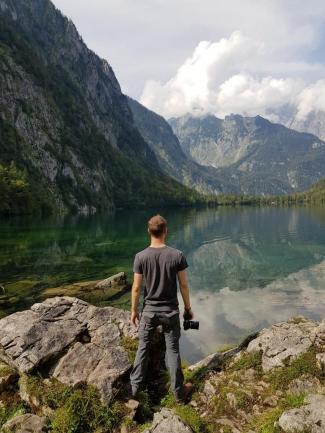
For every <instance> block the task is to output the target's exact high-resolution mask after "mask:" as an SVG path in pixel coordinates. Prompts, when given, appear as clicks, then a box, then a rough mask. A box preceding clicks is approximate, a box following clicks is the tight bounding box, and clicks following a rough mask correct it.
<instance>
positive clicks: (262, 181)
mask: <svg viewBox="0 0 325 433" xmlns="http://www.w3.org/2000/svg"><path fill="white" fill-rule="evenodd" d="M169 123H170V125H171V126H172V128H173V131H174V133H175V135H176V136H177V137H178V139H179V142H180V145H181V147H182V149H183V150H184V152H185V153H186V154H187V155H188V156H189V157H191V158H192V159H193V160H194V161H196V162H197V163H199V164H202V165H207V166H214V167H216V168H218V170H219V173H222V175H223V178H225V179H231V180H232V183H233V184H234V185H236V186H237V188H238V189H239V191H240V192H241V193H245V194H253V195H258V194H262V195H267V194H271V195H272V194H288V193H292V192H295V191H304V190H306V189H308V188H309V187H310V186H311V185H312V184H314V183H315V182H317V181H318V180H319V179H321V178H322V177H325V142H323V141H322V140H320V139H319V138H318V137H316V136H314V135H312V134H308V133H301V132H297V131H295V130H292V129H289V128H287V127H285V126H283V125H280V124H275V123H272V122H270V121H268V120H266V119H264V118H263V117H261V116H256V117H243V116H240V115H230V116H226V118H225V119H224V120H223V119H218V118H217V117H215V116H213V115H207V116H203V117H193V116H191V115H185V116H183V117H181V118H177V119H170V121H169Z"/></svg>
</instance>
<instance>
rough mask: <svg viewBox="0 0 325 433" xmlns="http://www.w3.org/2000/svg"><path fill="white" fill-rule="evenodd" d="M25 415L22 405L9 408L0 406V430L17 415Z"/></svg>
mask: <svg viewBox="0 0 325 433" xmlns="http://www.w3.org/2000/svg"><path fill="white" fill-rule="evenodd" d="M24 413H26V408H25V406H24V405H23V404H22V403H19V404H15V405H10V406H8V407H7V406H0V429H1V428H2V426H3V425H4V424H5V423H6V422H7V421H9V420H10V419H11V418H14V417H15V416H18V415H23V414H24Z"/></svg>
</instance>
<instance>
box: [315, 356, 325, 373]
mask: <svg viewBox="0 0 325 433" xmlns="http://www.w3.org/2000/svg"><path fill="white" fill-rule="evenodd" d="M316 362H317V367H318V368H320V369H321V370H325V353H317V354H316Z"/></svg>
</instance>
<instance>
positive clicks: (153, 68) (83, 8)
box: [54, 0, 325, 120]
mask: <svg viewBox="0 0 325 433" xmlns="http://www.w3.org/2000/svg"><path fill="white" fill-rule="evenodd" d="M54 4H55V5H56V6H57V7H58V8H59V9H60V10H61V11H62V12H63V13H64V14H65V15H66V16H68V17H69V18H71V19H72V20H73V21H74V23H75V24H76V26H77V28H78V30H79V32H80V33H81V35H82V37H83V39H84V41H85V42H86V44H87V45H88V47H89V48H91V49H92V50H94V51H95V52H96V53H97V54H98V55H100V56H101V57H103V58H105V59H106V60H107V61H108V62H109V63H110V64H111V66H112V67H113V69H114V71H115V74H116V75H117V78H118V80H119V82H120V84H121V87H122V90H123V92H124V93H126V94H128V95H129V96H131V97H133V98H135V99H137V100H140V101H141V102H142V103H143V104H144V105H146V106H147V107H148V108H150V109H152V110H154V111H156V112H158V113H160V114H162V115H164V116H165V117H167V118H169V117H173V116H181V115H183V114H185V113H188V112H190V113H192V114H194V115H202V114H205V113H214V114H216V115H218V116H219V117H224V116H225V115H227V114H230V113H239V114H244V115H245V114H246V115H257V114H260V115H265V116H266V117H269V118H270V119H271V120H277V117H279V113H281V111H282V110H283V107H285V106H289V107H291V108H292V109H294V111H295V115H296V116H297V118H298V119H301V120H303V119H304V118H306V116H308V114H309V113H310V112H311V111H318V110H321V111H325V2H324V1H323V0H309V2H306V1H305V0H92V1H91V2H89V0H54Z"/></svg>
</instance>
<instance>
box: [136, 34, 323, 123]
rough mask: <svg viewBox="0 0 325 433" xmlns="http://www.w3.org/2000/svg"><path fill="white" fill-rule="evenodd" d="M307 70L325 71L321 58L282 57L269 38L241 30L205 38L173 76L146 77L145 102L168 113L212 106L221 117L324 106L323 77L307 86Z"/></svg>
mask: <svg viewBox="0 0 325 433" xmlns="http://www.w3.org/2000/svg"><path fill="white" fill-rule="evenodd" d="M293 71H295V74H293ZM297 71H298V72H299V71H300V75H301V77H299V74H297ZM308 71H309V72H312V73H315V74H316V75H317V73H318V74H319V75H321V74H322V73H324V72H325V71H324V68H323V66H322V65H320V64H308V63H304V62H299V63H297V62H283V61H281V62H280V63H279V62H278V60H277V55H276V53H272V50H271V49H269V47H267V46H266V45H265V44H264V43H262V42H258V41H256V40H255V39H252V38H249V37H247V36H245V35H244V34H243V33H241V32H239V31H236V32H234V33H232V34H231V35H230V37H229V38H222V39H221V40H220V41H218V42H206V41H204V42H200V43H199V44H198V46H197V47H196V48H195V50H194V52H193V54H192V56H190V57H189V58H188V59H186V60H185V62H184V63H183V64H182V65H181V66H180V67H179V68H178V70H177V72H176V74H175V76H174V77H173V78H171V79H170V80H169V81H167V82H166V83H161V82H158V81H152V80H151V81H148V82H147V83H146V85H145V88H144V91H143V93H142V96H141V102H142V103H143V104H144V105H146V106H147V107H148V108H150V109H152V110H154V111H157V112H158V113H160V114H162V115H164V116H165V117H173V116H175V117H177V116H181V115H183V114H185V113H188V112H189V113H193V114H197V115H201V114H205V113H208V112H210V113H214V114H216V115H217V116H219V117H224V116H225V115H226V114H229V113H238V114H244V115H252V116H253V115H257V114H259V115H264V116H266V117H271V118H272V120H276V114H275V113H276V112H277V110H278V109H279V108H280V107H282V106H283V105H286V104H289V105H291V106H294V107H297V109H298V111H299V115H300V116H304V115H306V114H308V109H309V108H308V107H313V106H315V107H319V108H321V109H325V102H324V100H325V98H323V95H324V93H325V86H324V82H323V81H320V82H318V83H316V84H315V85H310V87H308V88H307V89H305V86H306V84H305V78H302V77H304V75H308ZM292 75H293V76H292ZM320 90H321V91H320ZM323 107H324V108H323Z"/></svg>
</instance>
